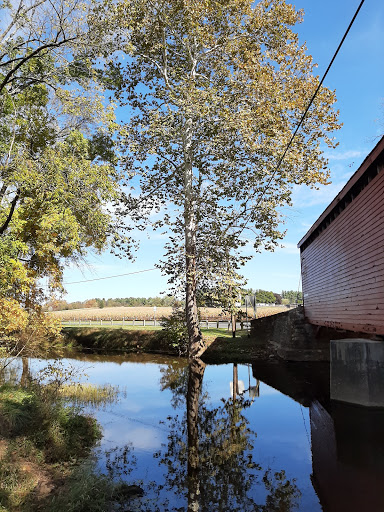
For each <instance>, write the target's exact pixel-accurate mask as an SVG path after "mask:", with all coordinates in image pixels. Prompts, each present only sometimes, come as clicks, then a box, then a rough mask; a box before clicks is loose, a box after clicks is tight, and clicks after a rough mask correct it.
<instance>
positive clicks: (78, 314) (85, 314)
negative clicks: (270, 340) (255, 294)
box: [50, 306, 287, 321]
mask: <svg viewBox="0 0 384 512" xmlns="http://www.w3.org/2000/svg"><path fill="white" fill-rule="evenodd" d="M282 311H287V307H286V306H261V307H258V308H257V317H258V318H261V317H265V316H270V315H274V314H276V313H281V312H282ZM248 313H249V314H250V311H249V310H248ZM50 314H51V315H53V316H55V317H56V318H60V319H61V320H67V321H70V320H75V321H76V320H123V319H126V320H133V319H135V320H153V318H154V310H153V307H150V306H137V307H126V306H121V307H114V308H101V309H99V308H85V309H71V310H65V311H52V312H51V313H50ZM171 314H172V308H171V307H163V306H162V307H160V306H158V307H157V308H156V319H157V320H160V319H161V318H163V317H169V316H170V315H171ZM200 315H201V319H202V320H216V319H223V320H229V315H228V314H224V313H223V311H222V309H221V308H200Z"/></svg>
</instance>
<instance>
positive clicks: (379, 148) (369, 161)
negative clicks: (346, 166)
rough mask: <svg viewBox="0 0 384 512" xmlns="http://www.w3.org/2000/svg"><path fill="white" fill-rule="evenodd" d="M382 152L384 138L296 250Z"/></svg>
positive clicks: (298, 245) (383, 149)
mask: <svg viewBox="0 0 384 512" xmlns="http://www.w3.org/2000/svg"><path fill="white" fill-rule="evenodd" d="M383 151H384V136H383V137H381V139H380V140H379V142H378V143H377V144H376V146H375V147H374V148H373V149H372V151H371V152H370V153H369V154H368V156H366V157H365V159H364V161H363V163H362V164H361V165H360V167H359V168H358V169H357V171H356V172H355V173H354V174H353V175H352V176H351V178H350V179H349V180H348V181H347V183H346V184H345V185H344V187H343V188H342V189H341V191H340V192H339V193H338V194H337V196H336V197H335V198H334V199H333V201H332V202H331V203H330V204H329V205H328V206H327V208H326V209H325V210H324V211H323V213H322V214H321V215H320V217H319V218H318V219H317V220H316V221H315V223H314V224H313V225H312V226H311V228H310V229H309V230H308V231H307V233H306V234H305V235H304V236H303V238H302V239H301V240H300V241H299V243H298V244H297V247H298V248H300V247H301V246H302V245H303V244H304V242H305V241H306V240H307V239H308V238H309V237H310V236H311V235H312V233H313V232H314V231H316V229H317V228H318V227H319V225H320V224H321V223H322V222H323V220H324V219H325V218H326V217H327V216H328V215H329V214H330V213H331V212H332V211H333V210H334V209H335V208H336V207H337V206H338V204H339V203H340V201H342V200H343V198H344V197H345V196H346V194H347V193H348V192H349V190H350V189H351V188H352V187H353V185H355V183H356V182H357V181H358V180H359V179H360V178H361V177H362V176H363V175H364V173H365V172H366V171H367V170H368V168H369V167H370V165H371V164H372V163H373V162H374V161H375V160H376V159H377V158H378V157H379V155H380V153H382V152H383Z"/></svg>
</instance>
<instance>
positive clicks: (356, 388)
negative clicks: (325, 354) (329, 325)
mask: <svg viewBox="0 0 384 512" xmlns="http://www.w3.org/2000/svg"><path fill="white" fill-rule="evenodd" d="M331 399H332V400H338V401H340V402H348V403H351V404H357V405H363V406H366V407H384V342H383V341H376V340H369V339H362V338H356V339H342V340H331Z"/></svg>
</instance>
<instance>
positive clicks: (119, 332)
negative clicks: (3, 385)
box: [63, 326, 247, 355]
mask: <svg viewBox="0 0 384 512" xmlns="http://www.w3.org/2000/svg"><path fill="white" fill-rule="evenodd" d="M202 333H203V337H204V339H205V340H206V342H207V344H208V345H210V344H211V343H212V342H213V341H215V340H216V339H217V338H222V339H228V338H232V332H231V331H228V330H226V329H202ZM63 334H64V336H65V339H66V340H67V343H69V344H74V345H75V346H77V347H79V348H83V349H90V350H103V351H124V352H149V353H159V354H169V355H177V354H178V350H177V349H176V348H175V347H173V346H172V345H170V344H169V343H168V342H167V341H166V339H165V337H164V336H163V333H162V329H161V328H160V329H156V330H154V328H153V327H148V328H147V327H137V328H134V327H132V326H129V327H125V328H121V327H120V328H114V327H64V328H63ZM236 336H237V337H236V339H237V340H238V339H239V338H241V339H244V338H246V336H247V333H246V331H237V333H236Z"/></svg>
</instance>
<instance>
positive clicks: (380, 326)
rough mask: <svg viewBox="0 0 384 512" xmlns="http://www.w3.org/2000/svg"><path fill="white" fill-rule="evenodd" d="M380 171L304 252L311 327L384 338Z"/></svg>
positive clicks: (383, 174) (383, 184) (383, 185)
mask: <svg viewBox="0 0 384 512" xmlns="http://www.w3.org/2000/svg"><path fill="white" fill-rule="evenodd" d="M379 169H380V172H379V173H378V174H377V175H376V176H375V177H374V178H373V179H372V180H371V181H370V182H369V183H368V184H367V185H366V186H365V188H363V189H362V190H361V192H360V193H359V194H358V195H357V197H355V198H353V200H352V201H351V202H350V203H349V204H348V205H347V206H346V207H345V208H344V209H343V210H342V211H341V212H337V216H335V217H334V218H333V219H332V220H331V222H330V223H329V224H328V225H327V226H326V227H325V228H324V229H323V230H322V231H321V232H319V233H318V235H317V237H316V238H314V239H313V241H311V242H310V243H309V245H307V246H305V245H303V246H302V247H301V267H302V279H303V292H304V308H305V316H306V318H307V319H308V321H309V322H310V323H313V324H316V325H324V326H328V327H334V328H341V329H347V330H350V331H357V332H363V333H376V334H381V335H383V334H384V170H383V169H382V167H381V165H380V167H379ZM327 210H328V209H327ZM328 211H329V210H328ZM311 232H312V233H313V229H312V230H311Z"/></svg>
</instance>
